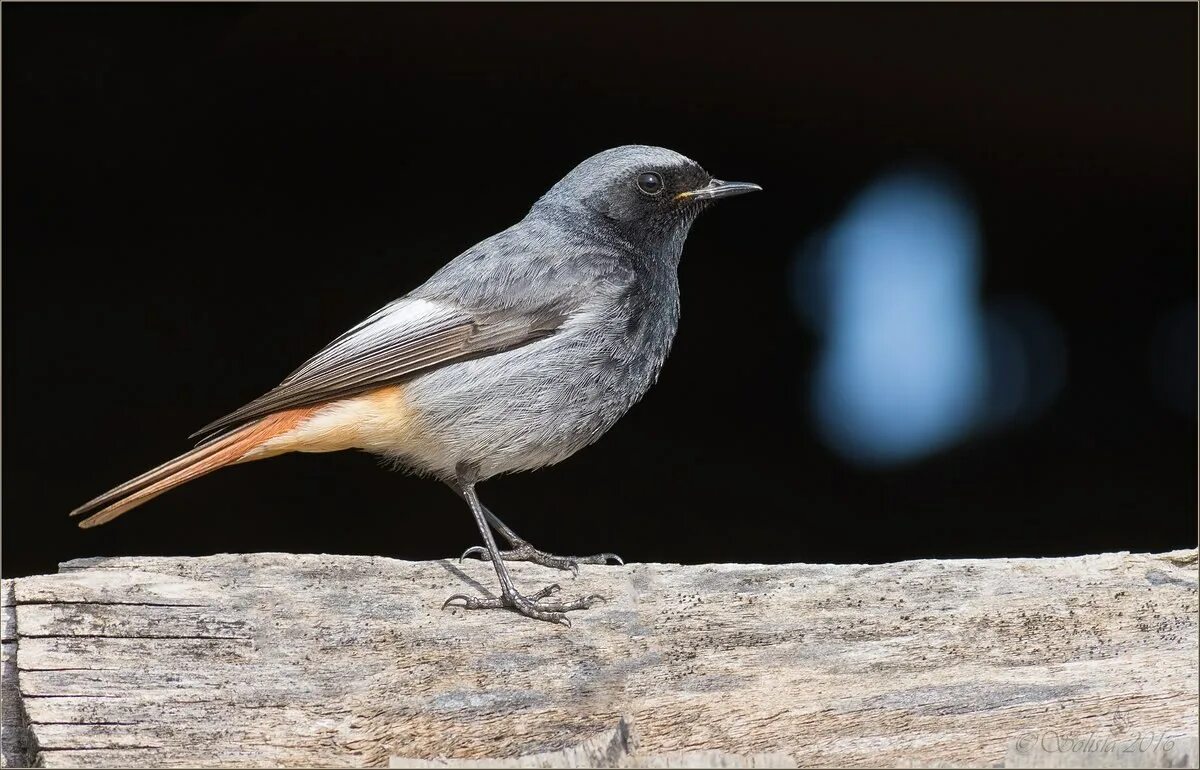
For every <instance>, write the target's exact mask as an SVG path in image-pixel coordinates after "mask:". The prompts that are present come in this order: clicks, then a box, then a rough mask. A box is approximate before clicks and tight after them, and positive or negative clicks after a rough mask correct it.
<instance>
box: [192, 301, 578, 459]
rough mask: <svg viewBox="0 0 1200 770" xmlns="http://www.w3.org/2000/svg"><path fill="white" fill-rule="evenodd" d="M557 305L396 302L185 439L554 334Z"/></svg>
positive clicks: (559, 315)
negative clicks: (523, 307)
mask: <svg viewBox="0 0 1200 770" xmlns="http://www.w3.org/2000/svg"><path fill="white" fill-rule="evenodd" d="M566 317H567V312H566V311H565V310H563V309H562V308H559V307H546V308H541V309H539V310H538V311H536V312H527V313H516V312H493V313H487V314H482V315H480V314H472V313H470V312H468V311H467V310H464V309H463V308H461V307H457V306H455V305H453V304H451V303H448V302H442V301H431V300H424V299H408V298H404V299H400V300H397V301H395V302H393V303H391V304H389V305H386V306H384V307H383V308H381V309H380V310H379V311H377V312H376V313H374V314H373V315H371V316H370V317H368V318H367V319H366V320H364V321H363V322H362V323H360V324H358V325H357V326H355V327H353V328H352V329H350V330H349V331H348V332H346V333H345V334H343V335H341V336H340V337H338V338H337V339H335V340H334V341H333V342H331V343H329V344H328V345H327V346H325V348H323V349H322V350H321V351H320V352H319V353H317V354H316V355H315V356H313V357H312V358H310V359H309V360H308V361H306V362H305V363H304V364H302V365H301V366H300V367H299V368H298V369H296V371H294V372H292V373H291V374H290V375H288V376H287V377H286V378H285V379H284V380H283V382H281V383H280V384H279V385H278V386H276V387H275V388H273V389H271V390H270V391H268V392H267V393H266V394H264V395H262V396H260V397H259V398H256V399H255V400H253V401H251V402H250V403H248V404H246V405H245V406H243V407H241V408H240V409H237V410H235V411H233V412H231V413H230V414H228V415H226V416H224V417H222V418H221V419H219V420H216V421H214V422H211V423H209V424H208V425H206V426H204V427H203V428H201V429H200V430H198V431H197V432H196V433H193V434H192V438H196V437H197V436H203V435H206V434H211V433H214V432H217V431H224V430H227V429H230V428H236V427H237V426H239V425H242V424H244V423H246V422H249V421H251V420H255V419H258V418H260V417H265V416H266V415H268V414H271V413H273V412H277V411H279V410H281V409H292V408H296V407H301V406H309V405H311V404H317V403H321V402H323V401H330V400H333V399H336V398H344V397H346V396H350V395H354V394H356V393H361V392H363V391H365V390H370V389H372V388H375V387H379V386H382V385H385V384H387V383H390V382H394V381H396V380H398V379H400V378H403V377H407V376H409V375H412V374H415V373H417V372H420V371H424V370H427V369H431V368H434V367H438V366H444V365H446V364H448V363H452V362H454V361H461V360H464V359H466V358H473V357H476V356H479V355H486V354H489V353H495V352H498V351H501V350H506V349H509V348H512V347H516V346H518V345H523V344H527V343H529V342H532V341H534V340H537V339H541V338H543V337H545V336H547V335H549V334H552V333H554V331H555V330H556V329H558V327H559V326H561V324H562V322H563V321H564V320H565V319H566Z"/></svg>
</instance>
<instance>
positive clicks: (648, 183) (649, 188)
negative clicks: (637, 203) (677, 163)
mask: <svg viewBox="0 0 1200 770" xmlns="http://www.w3.org/2000/svg"><path fill="white" fill-rule="evenodd" d="M662 188H663V183H662V177H661V176H659V175H658V174H655V173H654V172H653V171H647V172H646V173H644V174H638V189H639V190H641V191H642V192H644V193H646V194H647V195H658V194H659V193H660V192H662Z"/></svg>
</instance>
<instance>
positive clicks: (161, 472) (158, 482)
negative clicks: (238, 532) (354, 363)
mask: <svg viewBox="0 0 1200 770" xmlns="http://www.w3.org/2000/svg"><path fill="white" fill-rule="evenodd" d="M313 411H314V410H313V409H312V408H311V407H308V408H303V409H291V410H288V411H285V412H279V413H277V414H273V415H270V416H268V417H264V418H262V419H261V420H258V421H257V422H253V423H250V424H249V425H246V426H244V427H241V428H238V429H237V430H235V431H233V432H232V433H230V434H228V435H226V436H222V437H221V438H218V439H214V440H213V441H209V442H208V443H205V444H201V445H200V446H198V447H196V448H195V449H193V450H191V451H190V452H185V453H183V454H181V455H180V456H179V457H176V458H175V459H174V460H171V461H169V462H166V463H163V464H162V465H160V466H158V467H157V468H154V469H153V470H150V471H147V472H145V473H143V474H142V475H141V476H138V477H137V478H135V479H130V480H129V481H126V482H125V483H124V484H122V485H120V486H119V487H115V488H113V489H110V490H109V491H107V492H105V493H104V494H102V495H100V496H99V497H97V498H95V499H94V500H89V501H88V502H86V503H84V504H83V505H81V506H79V507H78V508H76V509H75V510H73V511H71V515H72V516H79V515H80V514H84V513H91V512H93V511H95V512H94V513H92V515H91V516H88V517H87V518H86V519H84V520H83V521H81V522H79V526H81V527H95V526H99V525H100V524H104V523H106V522H109V521H112V520H113V519H115V518H117V517H118V516H120V515H121V514H122V513H125V512H126V511H129V510H132V509H134V508H136V507H138V506H139V505H141V504H142V503H144V502H146V501H148V500H152V499H153V498H155V497H158V496H159V495H161V494H162V493H163V492H166V491H168V490H171V489H174V488H175V487H177V486H179V485H181V484H186V483H187V482H189V481H191V480H192V479H198V478H200V477H201V476H204V475H205V474H208V473H212V472H213V471H215V470H217V469H218V468H223V467H225V466H226V465H235V464H237V463H240V462H244V461H248V460H259V459H262V458H264V457H268V456H271V455H267V454H256V455H255V456H253V457H247V455H248V454H249V453H250V452H251V451H252V450H254V449H255V448H257V447H260V446H262V445H263V444H264V443H266V442H267V441H269V440H270V439H272V438H274V437H276V436H280V435H282V434H284V433H286V432H288V431H289V430H291V429H292V428H294V427H296V425H297V424H299V423H300V422H301V421H302V420H303V419H304V418H305V417H307V416H308V415H309V414H311V413H312V412H313ZM97 509H99V510H97Z"/></svg>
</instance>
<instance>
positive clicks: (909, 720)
mask: <svg viewBox="0 0 1200 770" xmlns="http://www.w3.org/2000/svg"><path fill="white" fill-rule="evenodd" d="M1196 565H1197V562H1196V551H1195V550H1189V551H1179V552H1173V553H1170V554H1156V555H1150V554H1135V555H1130V554H1104V555H1097V556H1083V557H1077V558H1062V559H996V560H957V561H917V562H904V563H899V564H885V565H873V566H867V565H801V564H792V565H768V566H763V565H699V566H678V565H669V564H635V565H629V566H626V567H597V566H584V567H583V568H582V569H581V571H580V575H579V578H578V579H577V580H570V579H569V577H570V576H569V575H567V576H566V578H567V579H565V580H564V579H563V577H564V576H563V574H561V573H555V572H553V571H551V570H547V569H543V568H541V567H537V566H533V565H528V564H517V565H514V568H513V572H514V575H515V577H516V579H517V581H518V583H519V584H520V585H522V586H524V587H526V588H528V589H530V590H532V589H535V588H536V587H538V586H540V585H543V584H545V583H546V582H550V581H552V580H560V581H562V583H563V595H564V596H570V595H573V594H577V593H593V592H595V593H600V594H603V595H606V596H608V597H610V599H611V600H610V601H609V602H608V603H606V604H603V605H599V606H597V607H595V608H593V609H591V610H589V611H586V612H579V613H574V614H573V619H574V622H575V625H574V627H573V628H569V629H568V628H562V627H558V626H553V625H550V624H546V623H538V622H534V621H530V620H526V619H524V618H521V617H518V616H516V615H512V614H509V613H497V612H464V611H462V610H441V609H440V607H441V604H442V600H443V599H444V598H445V597H446V596H447V595H448V594H450V593H454V592H459V591H480V590H482V591H485V592H490V591H491V590H492V587H493V585H494V579H493V576H492V574H491V567H490V565H488V564H483V563H480V562H468V563H465V564H463V565H461V566H460V565H458V564H457V563H455V562H453V561H437V562H403V561H394V560H390V559H384V558H368V557H344V556H295V555H286V554H253V555H221V556H212V557H205V558H113V559H95V560H81V561H75V562H70V563H67V564H64V565H63V566H62V569H61V572H60V573H59V574H57V575H43V576H37V577H30V578H20V579H18V580H15V581H5V587H4V594H3V598H4V602H3V603H4V615H3V618H4V629H3V639H4V665H5V668H4V672H3V673H4V681H3V689H4V736H3V743H4V758H5V763H6V764H21V763H22V761H37V762H40V763H42V764H44V765H45V766H47V767H100V766H133V767H138V766H278V765H291V766H299V765H328V766H361V765H373V766H386V765H387V764H388V763H389V759H390V758H392V757H410V758H423V759H436V758H439V757H448V758H474V759H479V758H506V757H516V756H518V755H525V754H535V753H540V752H554V751H559V750H562V749H564V748H568V747H571V746H576V745H578V744H579V743H580V742H581V741H583V740H585V739H587V738H589V737H591V736H595V735H600V734H603V733H605V732H606V731H611V730H612V729H613V727H614V725H616V724H618V721H619V720H620V719H621V717H622V716H623V715H629V716H630V717H631V718H632V719H633V720H634V722H635V724H636V726H637V730H638V733H639V735H640V751H641V752H643V753H644V754H645V755H647V756H649V755H661V754H669V753H672V752H681V751H719V752H727V753H731V754H741V755H750V754H758V753H764V752H779V753H782V754H785V755H787V756H789V757H791V758H792V759H793V760H794V761H795V762H796V763H797V764H799V765H800V766H811V765H832V766H896V765H907V766H919V765H921V764H926V763H935V764H943V765H946V764H949V765H956V766H996V765H998V764H1000V763H1003V762H1004V761H1005V759H1006V757H1009V758H1010V761H1011V756H1010V755H1009V752H1010V749H1011V747H1012V746H1013V745H1014V741H1017V740H1019V739H1021V738H1023V737H1027V736H1037V737H1038V738H1039V739H1040V738H1042V737H1043V736H1046V735H1052V736H1055V735H1056V736H1075V737H1078V736H1087V735H1095V736H1101V737H1107V736H1116V737H1121V736H1126V737H1128V736H1133V735H1135V734H1153V735H1169V736H1178V737H1180V738H1182V739H1184V740H1186V739H1187V737H1189V736H1195V735H1196V734H1197V707H1198V696H1197V691H1198V687H1200V682H1198V678H1197V655H1198V650H1197V566H1196ZM13 665H15V671H14V669H13V668H12V666H13ZM14 673H15V675H14ZM1027 740H1028V739H1027ZM1051 749H1052V750H1053V746H1051ZM1189 761H1190V762H1191V763H1194V761H1195V759H1194V752H1193V755H1192V759H1191V760H1189Z"/></svg>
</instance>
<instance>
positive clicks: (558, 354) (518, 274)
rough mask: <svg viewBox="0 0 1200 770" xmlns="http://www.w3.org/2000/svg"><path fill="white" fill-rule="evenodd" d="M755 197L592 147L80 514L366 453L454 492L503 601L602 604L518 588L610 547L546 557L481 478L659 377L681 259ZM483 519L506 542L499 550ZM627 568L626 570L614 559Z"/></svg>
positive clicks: (647, 154) (646, 150)
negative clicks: (226, 473)
mask: <svg viewBox="0 0 1200 770" xmlns="http://www.w3.org/2000/svg"><path fill="white" fill-rule="evenodd" d="M758 189H760V188H759V187H758V185H754V184H748V183H743V182H723V181H721V180H719V179H714V178H713V177H711V176H709V174H707V173H706V172H705V171H704V169H702V168H700V166H699V165H698V164H696V163H695V162H694V161H692V160H690V159H688V158H686V157H684V156H682V155H680V154H679V153H676V152H672V151H671V150H666V149H663V148H661V147H647V146H641V145H629V146H625V147H617V148H615V149H612V150H607V151H605V152H602V153H599V154H598V155H594V156H592V157H591V158H588V159H587V160H585V161H584V162H583V163H581V164H579V165H578V166H577V167H576V168H575V169H574V170H572V171H571V172H570V173H569V174H567V175H566V176H565V177H563V178H562V180H560V181H559V182H558V183H557V184H555V185H554V186H553V187H551V188H550V190H549V192H547V193H546V194H545V195H543V196H542V198H541V199H540V200H538V201H537V203H535V204H534V205H533V208H531V209H530V211H529V213H528V214H527V215H526V216H525V218H524V219H522V220H521V221H520V222H518V223H517V224H515V225H513V226H512V227H510V228H508V229H507V230H504V231H503V232H500V233H497V234H496V235H493V236H492V237H490V238H488V239H486V240H484V241H482V242H480V243H478V244H476V245H475V246H472V247H471V248H470V249H467V251H465V252H463V253H462V254H460V255H459V256H458V257H456V258H455V259H454V260H452V261H451V262H450V263H449V264H447V265H446V266H445V267H443V268H442V269H441V270H439V271H438V272H437V273H436V274H435V275H434V276H433V277H432V278H430V279H429V280H428V281H426V282H425V284H424V285H423V286H421V287H420V288H418V289H416V290H414V291H412V292H410V293H408V294H407V295H405V296H404V297H401V298H400V299H398V300H396V301H394V302H392V303H390V304H388V305H386V306H384V307H383V308H381V309H380V310H379V311H377V312H376V313H374V314H373V315H371V316H370V317H368V318H367V319H366V320H364V321H363V322H362V323H360V324H358V325H357V326H355V327H354V328H352V329H350V330H349V331H347V332H346V333H345V334H343V335H342V336H340V337H338V338H337V339H335V340H334V341H333V342H331V343H330V344H329V345H327V346H326V347H325V348H324V349H323V350H322V351H321V352H319V353H317V355H315V356H314V357H313V358H311V359H309V360H308V361H307V362H306V363H305V364H304V365H303V366H301V367H300V368H299V369H297V370H296V371H294V372H292V373H291V374H290V375H288V377H287V378H286V379H284V380H283V382H281V383H280V384H279V385H278V386H277V387H275V388H274V389H272V390H271V391H270V392H268V393H266V394H265V395H263V396H261V397H260V398H258V399H255V400H254V401H251V402H250V403H249V404H246V405H245V406H243V407H242V408H241V409H238V410H237V411H235V412H233V413H231V414H229V415H227V416H225V417H222V418H221V419H219V420H217V421H216V422H213V423H211V424H209V425H206V426H205V427H204V428H202V429H201V430H200V431H198V432H197V433H196V434H194V435H193V437H195V436H199V435H208V436H209V438H208V439H207V440H205V441H204V442H202V443H201V444H199V445H198V446H197V447H196V448H195V449H193V450H191V451H190V452H186V453H185V454H183V455H180V456H179V457H177V458H175V459H174V460H171V461H170V462H168V463H165V464H163V465H160V466H159V467H157V468H155V469H153V470H151V471H148V472H146V473H143V474H142V475H141V476H138V477H137V478H135V479H132V480H130V481H127V482H126V483H124V484H122V485H120V486H119V487H116V488H115V489H113V490H111V491H109V492H106V493H105V494H103V495H101V496H100V497H97V498H96V499H94V500H91V501H89V502H88V503H86V504H84V505H82V506H80V507H79V508H77V509H75V510H74V511H72V512H71V515H72V516H75V515H78V514H82V513H91V515H90V516H89V517H88V518H86V519H84V520H83V521H82V522H80V526H81V527H94V526H96V525H98V524H103V523H105V522H107V521H111V520H112V519H114V518H116V517H117V516H120V515H121V514H122V513H124V512H126V511H128V510H130V509H132V508H135V507H137V506H138V505H141V504H142V503H144V502H146V501H147V500H150V499H151V498H154V497H156V496H158V495H160V494H162V493H163V492H166V491H167V490H169V489H173V488H174V487H177V486H179V485H181V484H183V483H185V482H188V481H191V480H192V479H195V478H199V477H200V476H203V475H205V474H206V473H210V472H212V471H214V470H216V469H218V468H221V467H224V466H226V465H234V464H236V463H243V462H249V461H251V460H261V459H263V458H267V457H273V456H275V455H279V454H284V453H286V452H333V451H337V450H341V449H363V450H366V451H368V452H372V453H375V454H378V455H382V456H384V457H386V458H389V459H391V460H393V461H395V462H396V463H398V464H399V465H401V466H403V467H406V468H408V469H410V470H413V471H416V472H418V473H422V474H429V475H432V476H434V477H436V478H438V479H440V480H441V481H443V482H445V483H446V484H447V485H449V486H450V487H451V488H452V489H453V490H454V491H455V492H457V493H458V494H459V495H460V496H461V497H462V498H463V499H464V500H466V502H467V504H468V505H469V506H470V508H471V513H472V515H473V516H474V517H475V523H476V525H477V526H478V527H479V532H480V534H481V535H482V536H483V542H484V547H483V548H473V549H470V550H469V551H468V553H471V552H472V551H478V552H480V553H482V554H483V555H485V556H487V557H490V559H491V561H492V564H493V566H494V567H495V569H496V575H497V577H498V578H499V581H500V597H499V598H494V599H493V598H478V597H470V596H464V595H461V594H458V595H455V596H452V597H450V599H448V600H447V601H446V604H447V605H449V604H450V603H451V602H453V601H455V600H459V601H462V603H463V604H462V606H464V607H465V608H467V609H483V608H500V607H502V608H507V609H511V610H515V611H517V612H519V613H521V614H522V615H526V616H528V617H531V618H537V619H539V620H549V621H553V622H559V623H563V624H566V625H570V622H569V621H568V620H567V618H566V615H565V614H564V613H566V612H567V611H569V610H576V609H584V608H586V607H589V606H590V605H591V604H592V603H593V602H594V601H596V600H598V599H599V597H596V596H589V597H586V598H583V599H577V600H575V601H571V602H564V601H561V600H558V599H555V598H551V594H553V593H554V592H555V591H556V590H558V587H557V586H549V587H547V588H544V589H542V590H541V591H538V592H537V593H535V594H533V595H531V596H528V597H526V596H523V595H521V594H520V593H518V591H517V589H516V586H515V585H514V584H513V582H512V579H511V578H510V577H509V574H508V570H507V568H506V567H505V565H504V560H505V559H507V560H510V561H512V560H524V561H533V562H537V563H539V564H544V565H546V566H550V567H557V568H559V569H572V570H573V569H574V568H575V565H576V563H577V562H584V563H593V564H604V563H607V560H608V558H616V557H614V556H613V555H612V554H600V555H597V556H591V557H585V558H569V557H560V556H553V555H551V554H547V553H543V552H542V551H539V550H537V549H535V548H533V547H532V546H531V545H530V544H529V543H528V542H526V541H525V540H523V539H521V538H520V537H519V536H517V534H516V533H515V532H513V531H512V530H511V529H509V528H508V527H507V526H505V525H504V523H503V522H501V521H500V520H499V519H498V518H496V516H494V515H493V514H492V513H491V512H490V511H488V509H487V508H485V507H483V504H482V503H480V502H479V498H478V497H477V496H476V494H475V485H476V484H477V483H478V482H480V481H482V480H484V479H487V478H490V477H492V476H495V475H497V474H501V473H510V472H513V471H525V470H533V469H534V468H541V467H543V466H546V465H551V464H553V463H557V462H559V461H560V460H564V459H566V458H568V457H570V456H571V455H572V454H574V453H575V452H577V451H579V450H580V449H581V448H583V447H585V446H587V445H588V444H591V443H592V442H593V441H595V440H596V439H598V438H599V437H600V436H602V435H603V434H604V432H605V431H607V430H608V429H609V428H611V427H612V426H613V424H614V423H615V422H616V421H617V420H618V419H619V418H620V417H621V416H622V415H623V414H625V412H626V411H627V410H628V409H629V408H630V407H631V406H632V405H633V404H634V403H635V402H636V401H637V400H638V399H640V398H641V397H642V395H643V394H645V392H646V390H647V389H648V388H649V387H650V385H651V384H652V383H653V382H654V381H655V379H656V378H657V377H658V372H659V369H661V367H662V365H663V361H664V360H665V359H666V357H667V351H668V350H669V349H670V347H671V340H672V339H673V338H674V336H675V329H676V326H677V325H678V321H679V279H678V267H679V258H680V255H681V253H682V251H683V242H684V240H685V239H686V238H687V234H688V230H689V229H690V228H691V226H692V222H694V221H695V219H696V215H697V214H699V213H700V212H701V211H702V210H704V208H705V207H706V206H707V205H708V204H709V203H711V202H712V201H715V200H718V199H720V198H726V197H729V196H731V195H740V194H741V193H747V192H751V191H754V190H758ZM489 522H490V524H491V525H492V526H494V527H495V528H496V529H497V531H498V532H500V533H501V534H502V535H503V536H504V537H505V539H506V540H508V541H509V543H510V544H511V545H512V547H513V550H511V551H504V552H502V551H500V549H499V548H497V547H496V541H495V539H494V538H493V537H492V532H491V530H490V529H489ZM618 561H619V560H618Z"/></svg>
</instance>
